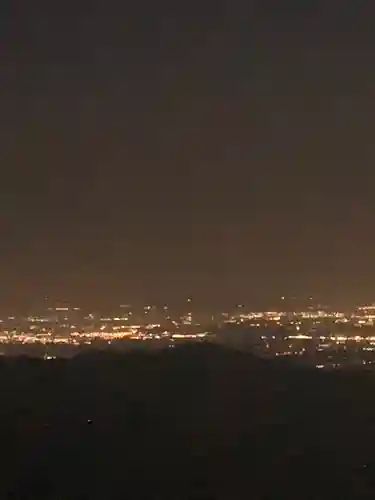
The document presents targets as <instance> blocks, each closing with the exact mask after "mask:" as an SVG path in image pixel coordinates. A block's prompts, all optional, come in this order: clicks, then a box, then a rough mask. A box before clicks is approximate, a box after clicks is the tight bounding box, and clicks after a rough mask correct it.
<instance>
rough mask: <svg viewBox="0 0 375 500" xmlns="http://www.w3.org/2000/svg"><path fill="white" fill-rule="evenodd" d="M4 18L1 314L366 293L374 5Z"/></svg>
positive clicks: (37, 13)
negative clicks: (34, 307) (49, 301)
mask: <svg viewBox="0 0 375 500" xmlns="http://www.w3.org/2000/svg"><path fill="white" fill-rule="evenodd" d="M369 5H370V4H369ZM0 17H1V19H0V33H1V44H0V55H1V60H2V71H1V74H0V85H1V92H0V106H1V113H0V128H1V134H0V164H1V168H2V172H3V175H2V179H1V183H0V200H1V207H2V211H1V213H0V217H1V218H0V224H1V225H0V227H1V230H2V245H1V248H0V277H1V286H0V290H1V294H0V303H1V304H2V306H1V307H18V305H22V304H30V303H34V302H35V301H39V300H40V299H41V298H42V297H43V296H45V295H47V296H51V297H54V298H56V300H57V299H58V298H61V299H63V300H69V301H71V302H77V303H82V304H90V303H91V302H95V301H98V302H99V303H100V302H104V303H120V302H121V300H122V299H123V298H126V300H129V301H135V302H141V301H144V302H148V301H155V300H161V301H164V300H168V301H169V300H176V301H181V300H183V298H184V297H186V296H189V295H193V296H194V297H196V298H197V300H198V301H200V302H202V303H207V304H209V305H215V304H222V303H235V302H238V301H243V302H248V303H254V302H256V301H257V300H267V298H269V300H271V298H272V297H278V296H281V295H308V294H312V295H321V296H322V297H326V298H327V300H329V301H330V302H332V303H343V304H346V303H359V302H363V301H368V300H371V299H372V297H375V284H374V283H375V279H374V278H375V259H374V255H375V236H374V231H373V228H374V227H375V217H374V213H375V197H374V185H375V169H374V164H375V150H374V141H373V130H374V123H373V122H374V118H373V117H374V115H375V114H374V107H375V100H374V91H373V88H374V83H375V73H374V64H373V61H374V60H375V34H374V31H373V23H374V21H375V9H374V7H372V6H371V7H367V9H366V8H365V7H363V8H361V9H359V8H357V9H355V8H354V7H353V3H352V2H340V3H339V2H337V1H326V2H314V3H312V2H298V1H297V0H295V1H291V0H289V1H288V0H287V1H285V2H282V3H280V2H276V1H268V2H264V1H263V2H261V1H253V2H249V1H245V0H243V1H239V0H228V1H223V2H219V3H217V2H216V3H211V2H209V3H207V4H202V3H200V4H199V5H195V4H194V3H192V2H189V3H188V4H185V5H181V4H180V3H178V2H177V3H176V2H172V0H160V2H153V3H151V2H147V3H143V2H138V3H136V4H132V5H128V4H127V3H126V2H113V1H112V0H107V2H101V3H96V2H94V4H93V5H92V6H91V8H90V10H89V11H88V10H87V5H86V3H84V2H81V1H80V0H78V1H76V2H74V3H72V2H64V3H59V4H58V5H57V4H55V3H53V2H48V1H47V0H35V1H33V2H26V0H19V1H16V2H10V1H9V0H6V1H5V7H4V15H2V16H0Z"/></svg>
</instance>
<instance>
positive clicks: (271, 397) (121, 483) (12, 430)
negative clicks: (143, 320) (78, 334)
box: [0, 344, 375, 500]
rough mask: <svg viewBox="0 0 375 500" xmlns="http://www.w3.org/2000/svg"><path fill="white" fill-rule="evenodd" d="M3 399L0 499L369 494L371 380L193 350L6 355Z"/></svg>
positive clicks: (1, 370) (374, 394)
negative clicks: (53, 356)
mask: <svg viewBox="0 0 375 500" xmlns="http://www.w3.org/2000/svg"><path fill="white" fill-rule="evenodd" d="M0 389H1V422H0V423H1V427H0V428H1V453H2V476H1V478H2V479H1V482H0V490H1V491H0V498H4V499H7V498H12V499H26V498H27V499H38V500H42V499H62V498H63V499H67V500H73V499H108V500H111V499H133V498H134V499H152V500H156V499H158V498H160V499H169V498H171V499H195V498H196V499H230V500H235V499H237V498H241V499H242V498H244V499H252V498H254V499H269V498H270V499H273V498H286V499H294V498H295V499H301V498H303V499H304V500H308V499H325V498H338V499H345V498H356V499H358V498H372V496H371V492H372V488H373V487H374V491H375V483H372V478H373V473H374V470H375V453H374V446H375V402H374V398H375V375H374V374H372V373H366V372H336V373H322V372H318V371H316V370H310V369H301V368H296V367H293V366H289V365H288V364H282V363H279V362H277V361H275V360H274V361H265V360H260V359H258V358H255V357H254V356H252V355H251V354H246V353H239V352H235V351H231V350H226V349H224V348H221V347H217V346H212V345H205V344H201V345H187V346H181V347H180V348H175V349H168V350H166V351H162V352H158V353H151V352H150V353H146V352H142V353H140V352H139V353H137V352H133V353H130V354H116V353H113V352H94V353H90V354H86V355H81V356H77V357H76V358H73V359H70V360H60V359H58V360H52V361H44V360H37V359H28V358H14V359H12V358H5V359H3V360H2V362H1V364H0ZM374 477H375V476H374ZM367 495H369V496H367Z"/></svg>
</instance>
